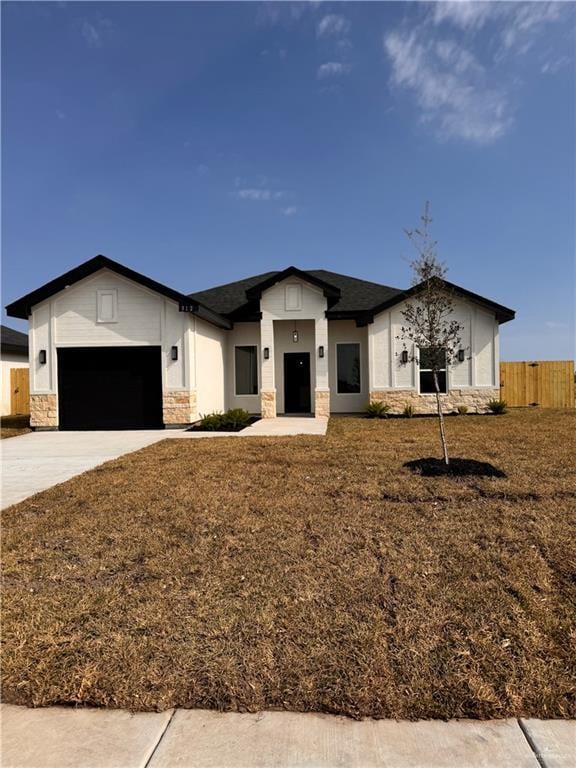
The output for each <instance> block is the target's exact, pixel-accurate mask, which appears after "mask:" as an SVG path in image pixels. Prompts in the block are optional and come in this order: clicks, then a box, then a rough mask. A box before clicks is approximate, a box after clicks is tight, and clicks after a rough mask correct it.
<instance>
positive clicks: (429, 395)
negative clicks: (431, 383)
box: [418, 349, 450, 397]
mask: <svg viewBox="0 0 576 768" xmlns="http://www.w3.org/2000/svg"><path fill="white" fill-rule="evenodd" d="M444 355H445V358H446V367H445V368H439V369H438V373H440V372H442V371H444V373H445V374H446V389H445V391H444V392H442V391H441V392H440V394H441V395H447V394H448V393H449V392H450V379H449V369H448V355H446V353H444ZM431 371H432V368H421V367H420V349H418V394H419V395H422V397H435V395H436V392H422V389H421V386H420V373H421V372H424V373H430V372H431Z"/></svg>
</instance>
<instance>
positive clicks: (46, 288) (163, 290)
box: [6, 255, 231, 328]
mask: <svg viewBox="0 0 576 768" xmlns="http://www.w3.org/2000/svg"><path fill="white" fill-rule="evenodd" d="M101 269H109V270H111V271H112V272H116V273H117V274H118V275H121V276H122V277H126V278H127V279H128V280H132V281H133V282H135V283H138V284H139V285H142V286H144V287H145V288H148V289H149V290H151V291H155V292H156V293H159V294H161V295H162V296H166V297H167V298H169V299H172V300H173V301H175V302H177V303H178V306H179V308H180V311H182V312H192V314H194V315H198V317H201V318H202V319H203V320H206V321H207V322H209V323H212V324H213V325H217V326H218V327H219V328H231V324H230V322H229V321H228V320H227V319H226V318H225V317H222V315H219V314H218V313H217V312H214V311H213V310H211V309H209V308H208V307H206V306H204V305H203V304H200V302H198V301H196V300H192V299H190V298H189V297H188V296H186V295H185V294H184V293H180V292H179V291H175V290H173V289H172V288H169V287H168V286H166V285H162V283H158V282H156V280H152V279H151V278H150V277H146V276H145V275H142V274H140V272H135V271H134V270H133V269H129V268H128V267H125V266H124V265H123V264H120V263H119V262H117V261H113V260H112V259H109V258H108V257H107V256H102V255H98V256H95V257H94V258H93V259H89V260H88V261H85V262H84V263H83V264H80V265H79V266H77V267H74V269H71V270H70V271H68V272H65V273H64V274H63V275H60V277H57V278H55V279H54V280H50V282H48V283H45V284H44V285H43V286H41V287H40V288H37V289H36V290H35V291H32V292H31V293H28V294H26V296H22V298H20V299H18V300H17V301H13V302H12V303H11V304H8V306H7V307H6V312H7V314H8V315H9V316H10V317H19V318H22V319H23V320H25V319H26V318H28V317H29V315H30V313H31V311H32V307H34V306H35V305H36V304H39V303H40V302H41V301H45V300H46V299H48V298H50V297H51V296H54V294H56V293H59V292H60V291H62V290H64V289H65V288H67V287H68V286H70V285H73V284H74V283H77V282H79V281H80V280H83V279H84V278H86V277H89V276H90V275H92V274H94V273H95V272H98V271H99V270H101Z"/></svg>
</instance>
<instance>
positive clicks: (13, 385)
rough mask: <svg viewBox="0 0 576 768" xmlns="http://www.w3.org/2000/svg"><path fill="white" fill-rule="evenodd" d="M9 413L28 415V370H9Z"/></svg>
mask: <svg viewBox="0 0 576 768" xmlns="http://www.w3.org/2000/svg"><path fill="white" fill-rule="evenodd" d="M10 413H11V414H12V415H21V414H28V413H30V372H29V370H28V368H10Z"/></svg>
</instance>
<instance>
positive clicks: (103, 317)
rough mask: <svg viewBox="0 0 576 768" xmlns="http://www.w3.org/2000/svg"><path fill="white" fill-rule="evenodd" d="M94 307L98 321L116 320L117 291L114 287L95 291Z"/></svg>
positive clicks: (109, 321) (110, 321)
mask: <svg viewBox="0 0 576 768" xmlns="http://www.w3.org/2000/svg"><path fill="white" fill-rule="evenodd" d="M96 307H97V313H98V314H97V321H98V322H99V323H116V322H118V291H117V290H116V288H110V289H106V290H104V289H102V290H99V291H97V292H96Z"/></svg>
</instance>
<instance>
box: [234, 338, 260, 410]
mask: <svg viewBox="0 0 576 768" xmlns="http://www.w3.org/2000/svg"><path fill="white" fill-rule="evenodd" d="M236 347H254V349H255V350H256V393H255V394H250V395H247V394H240V393H239V392H238V391H237V390H238V387H237V379H236ZM234 396H235V397H259V396H260V348H259V347H258V344H234Z"/></svg>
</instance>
